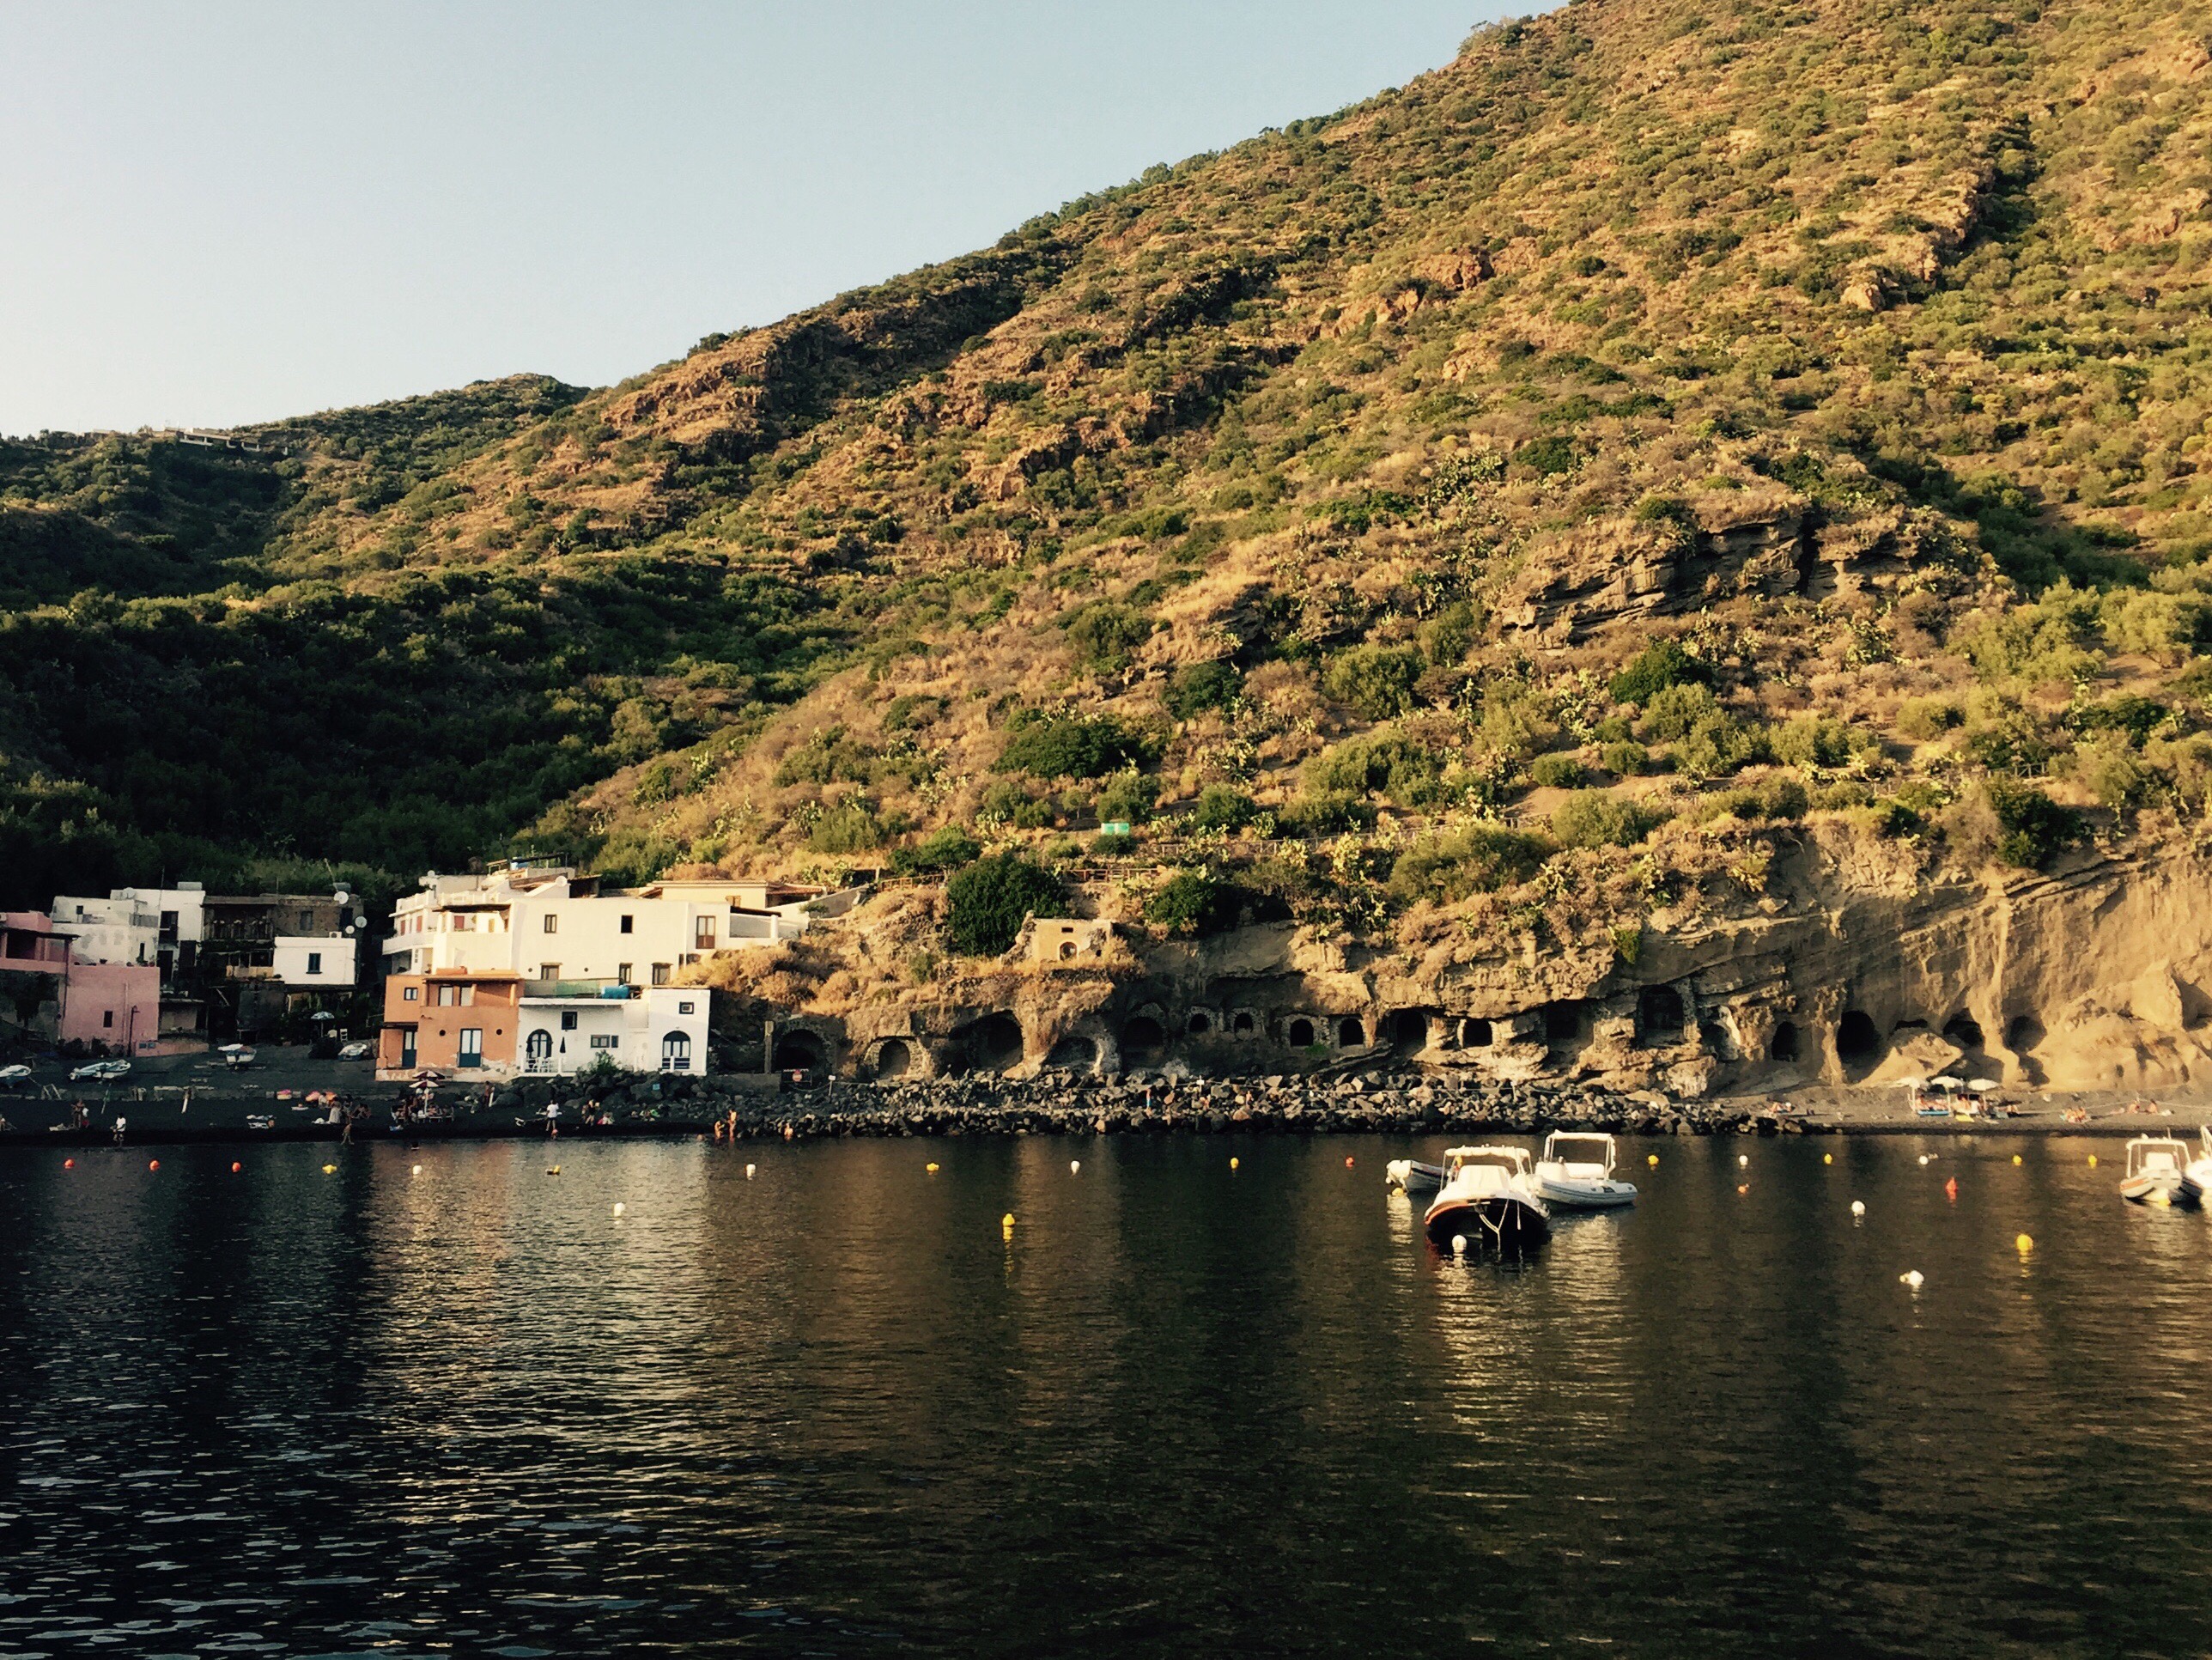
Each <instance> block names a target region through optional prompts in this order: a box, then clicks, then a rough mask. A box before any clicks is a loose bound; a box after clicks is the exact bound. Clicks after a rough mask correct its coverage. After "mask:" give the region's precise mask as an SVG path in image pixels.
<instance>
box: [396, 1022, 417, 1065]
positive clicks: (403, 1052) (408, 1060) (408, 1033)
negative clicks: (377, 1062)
mask: <svg viewBox="0 0 2212 1660" xmlns="http://www.w3.org/2000/svg"><path fill="white" fill-rule="evenodd" d="M399 1069H400V1070H401V1071H402V1072H412V1071H414V1069H415V1028H414V1027H412V1026H402V1027H401V1028H400V1029H399Z"/></svg>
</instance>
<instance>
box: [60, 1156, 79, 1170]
mask: <svg viewBox="0 0 2212 1660" xmlns="http://www.w3.org/2000/svg"><path fill="white" fill-rule="evenodd" d="M62 1168H63V1169H64V1170H75V1169H76V1159H74V1158H64V1159H63V1160H62Z"/></svg>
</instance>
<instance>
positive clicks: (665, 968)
mask: <svg viewBox="0 0 2212 1660" xmlns="http://www.w3.org/2000/svg"><path fill="white" fill-rule="evenodd" d="M669 972H670V970H669V965H668V964H665V963H655V964H653V984H654V985H656V986H665V985H666V984H667V983H668V976H669Z"/></svg>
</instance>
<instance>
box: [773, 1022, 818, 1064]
mask: <svg viewBox="0 0 2212 1660" xmlns="http://www.w3.org/2000/svg"><path fill="white" fill-rule="evenodd" d="M821 1067H822V1040H821V1039H820V1038H819V1037H816V1036H815V1035H814V1034H813V1033H812V1032H811V1031H780V1032H778V1033H776V1035H775V1070H776V1071H778V1072H817V1071H819V1070H820V1069H821Z"/></svg>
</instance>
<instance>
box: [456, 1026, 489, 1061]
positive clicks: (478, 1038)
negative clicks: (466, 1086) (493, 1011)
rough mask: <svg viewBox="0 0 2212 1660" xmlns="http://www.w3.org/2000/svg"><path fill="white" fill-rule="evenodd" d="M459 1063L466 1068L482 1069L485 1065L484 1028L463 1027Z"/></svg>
mask: <svg viewBox="0 0 2212 1660" xmlns="http://www.w3.org/2000/svg"><path fill="white" fill-rule="evenodd" d="M459 1063H460V1064H461V1065H462V1066H465V1067H481V1066H482V1065H483V1027H482V1026H463V1027H462V1028H461V1053H460V1062H459Z"/></svg>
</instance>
